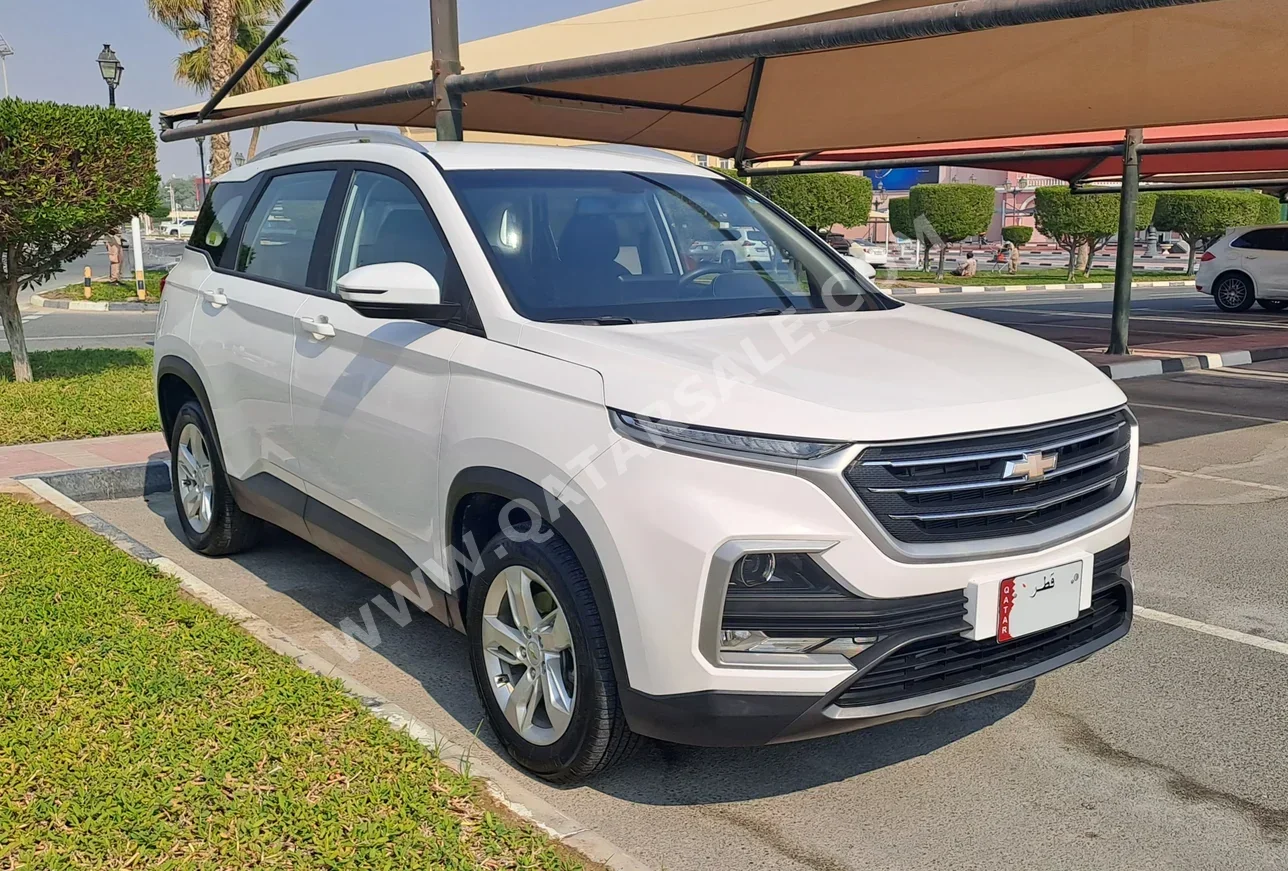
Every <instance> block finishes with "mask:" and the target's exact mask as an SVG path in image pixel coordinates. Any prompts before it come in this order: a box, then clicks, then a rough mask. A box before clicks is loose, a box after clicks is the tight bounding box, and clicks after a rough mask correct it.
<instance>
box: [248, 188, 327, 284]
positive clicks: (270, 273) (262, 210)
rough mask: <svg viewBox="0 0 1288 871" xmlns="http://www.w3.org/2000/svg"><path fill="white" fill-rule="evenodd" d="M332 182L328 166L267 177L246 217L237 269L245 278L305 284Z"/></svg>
mask: <svg viewBox="0 0 1288 871" xmlns="http://www.w3.org/2000/svg"><path fill="white" fill-rule="evenodd" d="M334 180H335V171H334V170H323V171H316V172H298V173H291V174H289V175H279V176H276V177H274V178H273V179H271V180H270V181H269V183H268V186H267V187H265V188H264V194H263V196H261V197H260V198H259V202H258V203H256V204H255V209H254V211H252V212H251V213H250V217H249V218H248V219H247V221H246V229H245V230H244V231H243V232H242V238H241V248H240V250H239V251H238V253H237V271H238V272H243V273H245V274H246V275H247V276H248V277H251V278H266V279H269V280H271V281H279V282H282V283H283V284H289V285H294V286H296V287H307V286H308V275H309V259H310V258H311V257H312V256H313V240H314V239H316V238H317V234H318V226H319V225H320V224H321V223H322V210H323V209H324V208H325V207H326V200H327V195H328V194H330V192H331V183H332V182H333V181H334Z"/></svg>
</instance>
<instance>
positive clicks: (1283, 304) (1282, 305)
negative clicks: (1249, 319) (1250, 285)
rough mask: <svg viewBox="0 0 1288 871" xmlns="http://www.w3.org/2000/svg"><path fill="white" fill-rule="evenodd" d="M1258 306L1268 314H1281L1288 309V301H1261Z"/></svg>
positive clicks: (1258, 301)
mask: <svg viewBox="0 0 1288 871" xmlns="http://www.w3.org/2000/svg"><path fill="white" fill-rule="evenodd" d="M1257 305H1259V306H1261V307H1262V308H1263V309H1265V310H1266V311H1268V312H1281V311H1283V310H1284V309H1286V308H1288V299H1259V300H1257Z"/></svg>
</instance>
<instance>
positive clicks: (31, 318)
mask: <svg viewBox="0 0 1288 871" xmlns="http://www.w3.org/2000/svg"><path fill="white" fill-rule="evenodd" d="M41 317H44V315H23V316H22V322H23V323H24V324H29V323H31V322H32V321H34V320H36V318H41Z"/></svg>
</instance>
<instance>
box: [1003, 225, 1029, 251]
mask: <svg viewBox="0 0 1288 871" xmlns="http://www.w3.org/2000/svg"><path fill="white" fill-rule="evenodd" d="M1002 238H1003V239H1005V240H1006V241H1007V242H1010V243H1011V244H1012V245H1014V246H1015V247H1016V248H1019V247H1021V246H1024V245H1027V244H1029V242H1030V240H1032V239H1033V228H1032V227H1029V226H1027V225H1024V224H1019V225H1016V226H1014V227H1003V228H1002Z"/></svg>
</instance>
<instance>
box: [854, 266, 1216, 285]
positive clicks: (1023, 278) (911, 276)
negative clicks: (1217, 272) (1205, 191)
mask: <svg viewBox="0 0 1288 871" xmlns="http://www.w3.org/2000/svg"><path fill="white" fill-rule="evenodd" d="M886 274H887V273H886V270H884V269H878V270H877V280H878V281H880V282H881V284H883V285H890V286H892V287H900V286H903V285H904V284H905V283H906V282H918V283H929V284H988V285H997V284H1113V283H1114V271H1113V270H1112V269H1093V270H1091V275H1090V276H1087V277H1084V276H1083V275H1082V273H1080V272H1079V273H1077V274H1075V275H1074V276H1073V280H1072V281H1070V280H1069V278H1068V275H1069V271H1068V270H1067V269H1021V270H1020V271H1019V272H1018V273H1017V274H1015V275H1011V274H1010V273H1007V272H991V271H986V270H985V268H984V265H983V264H981V266H980V271H979V272H977V273H976V274H975V276H974V277H973V278H962V277H961V276H960V275H953V274H951V273H950V272H945V273H944V277H943V278H942V279H937V278H935V273H934V272H933V271H932V272H921V271H919V270H915V269H900V270H899V273H898V277H897V278H893V279H891V278H887V277H886ZM1134 279H1135V280H1136V281H1190V280H1192V279H1193V276H1190V275H1184V274H1182V273H1180V272H1157V271H1155V272H1145V271H1137V272H1136V273H1135V275H1134Z"/></svg>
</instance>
